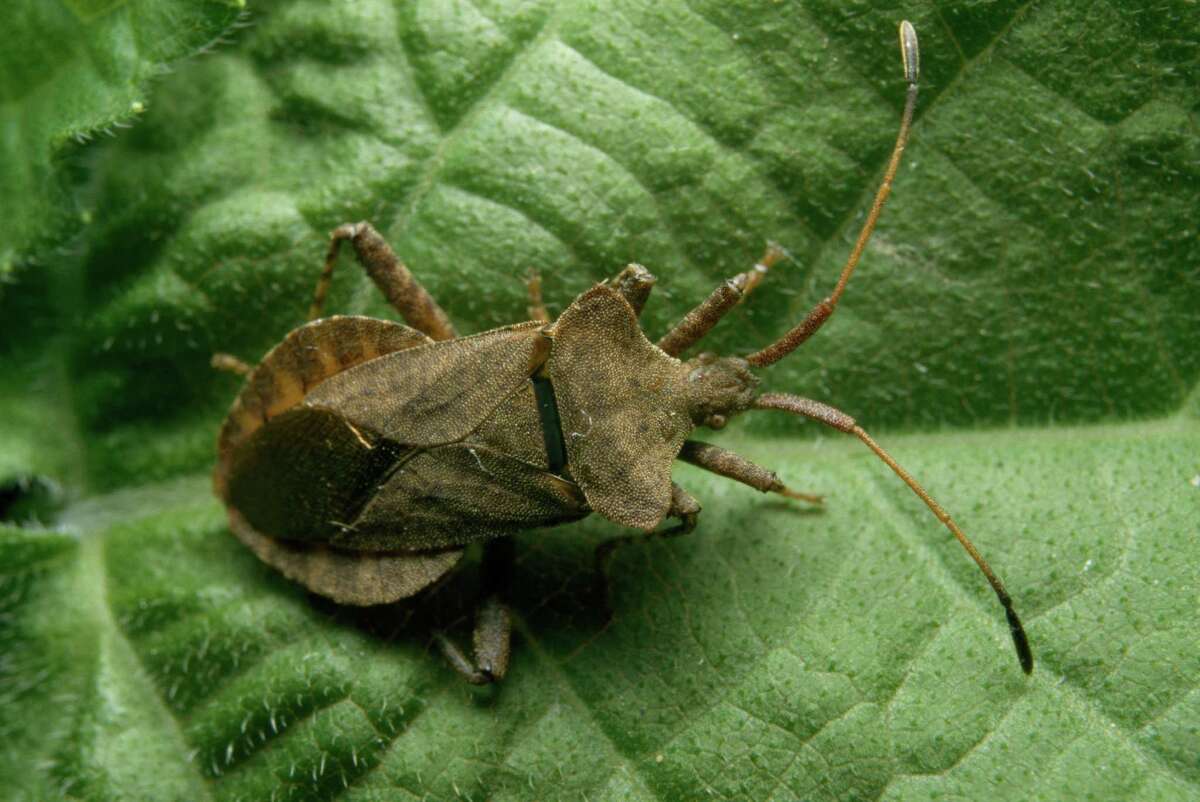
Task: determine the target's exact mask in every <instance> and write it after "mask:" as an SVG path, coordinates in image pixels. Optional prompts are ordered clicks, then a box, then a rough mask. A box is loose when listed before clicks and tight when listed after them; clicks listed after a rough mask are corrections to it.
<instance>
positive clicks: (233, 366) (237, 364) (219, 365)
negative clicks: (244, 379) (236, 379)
mask: <svg viewBox="0 0 1200 802" xmlns="http://www.w3.org/2000/svg"><path fill="white" fill-rule="evenodd" d="M209 364H210V365H212V366H213V367H214V368H216V369H217V370H224V371H226V372H228V373H236V374H237V375H238V376H249V375H250V371H252V370H254V368H252V367H251V366H250V365H248V364H247V363H245V362H243V361H242V360H240V359H238V358H237V357H236V356H234V355H233V354H213V355H212V359H211V360H210V361H209Z"/></svg>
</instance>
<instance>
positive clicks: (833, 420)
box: [753, 393, 1033, 674]
mask: <svg viewBox="0 0 1200 802" xmlns="http://www.w3.org/2000/svg"><path fill="white" fill-rule="evenodd" d="M753 408H754V409H777V410H781V411H783V412H790V413H792V414H793V415H801V416H803V417H806V418H811V419H812V420H815V421H819V422H821V423H824V424H825V425H826V426H831V427H833V428H834V429H837V430H838V431H841V432H845V433H846V434H852V435H854V436H855V437H857V438H858V439H859V440H862V441H863V442H864V443H866V445H867V448H869V449H871V450H872V451H874V452H875V456H877V457H879V458H880V459H881V460H883V461H884V462H885V463H886V464H887V466H888V467H889V468H891V469H892V470H893V471H894V472H895V473H896V475H897V476H899V477H900V478H901V479H903V480H904V484H906V485H908V486H909V488H910V489H911V490H912V491H913V492H914V493H916V494H917V496H918V497H919V498H920V499H921V501H923V502H925V506H926V507H928V508H929V511H930V512H932V513H933V514H934V516H935V517H936V518H937V519H938V520H939V521H941V522H942V523H943V524H944V525H945V526H946V528H947V529H949V530H950V533H951V534H952V535H954V537H955V538H956V539H957V540H958V542H959V543H961V544H962V547H963V548H964V549H966V550H967V554H969V555H971V559H972V560H974V561H975V564H976V565H978V566H979V570H980V571H983V575H984V576H985V577H987V581H988V584H990V585H991V586H992V590H994V591H995V592H996V598H998V599H999V600H1000V604H1002V605H1004V616H1005V618H1007V619H1008V629H1009V632H1010V633H1011V634H1012V639H1013V645H1014V646H1015V647H1016V649H1017V659H1018V660H1020V662H1021V670H1022V671H1024V672H1025V673H1026V674H1028V673H1029V672H1031V671H1033V651H1032V650H1031V649H1030V648H1029V639H1028V638H1027V637H1026V636H1025V628H1024V627H1023V626H1021V619H1020V618H1019V617H1018V616H1017V611H1016V610H1015V609H1014V608H1013V603H1012V597H1011V596H1009V595H1008V591H1007V590H1005V589H1004V583H1003V582H1001V581H1000V577H998V576H996V574H995V573H993V572H992V568H991V566H989V565H988V564H987V560H985V559H983V555H982V554H980V553H979V550H978V549H977V548H975V544H974V543H972V542H971V539H970V538H968V537H967V535H966V533H965V532H963V530H961V529H959V528H958V524H956V523H955V522H954V519H953V518H951V517H950V513H948V512H946V510H945V509H943V508H942V505H941V504H938V503H937V502H936V501H934V500H933V497H932V496H930V495H929V493H927V492H926V491H925V488H923V487H921V485H920V483H919V482H917V480H916V479H914V478H913V477H912V474H910V473H909V472H908V471H906V470H904V468H902V467H900V464H899V463H898V462H896V460H894V459H892V455H891V454H889V453H887V452H886V451H884V450H883V447H882V446H880V445H879V444H878V443H876V442H875V441H874V440H873V439H872V438H871V436H870V435H869V434H867V433H866V432H865V431H863V428H862V427H861V426H859V425H858V424H857V423H856V422H855V421H854V418H852V417H850V416H849V415H847V414H846V413H845V412H842V411H841V410H839V409H835V408H833V407H831V406H829V405H828V404H822V403H821V402H820V401H813V400H812V399H810V398H801V397H799V396H795V395H788V394H786V393H765V394H763V395H762V396H759V397H758V398H757V399H755V401H754V404H753Z"/></svg>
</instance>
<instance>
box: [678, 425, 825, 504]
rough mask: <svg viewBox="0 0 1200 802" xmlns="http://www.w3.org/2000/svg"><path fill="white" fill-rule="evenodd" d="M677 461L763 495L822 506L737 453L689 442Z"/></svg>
mask: <svg viewBox="0 0 1200 802" xmlns="http://www.w3.org/2000/svg"><path fill="white" fill-rule="evenodd" d="M679 458H680V459H681V460H683V461H684V462H688V463H691V464H692V465H695V466H696V467H697V468H703V469H704V470H706V471H712V472H713V473H715V474H717V475H718V476H724V477H725V478H727V479H732V480H734V481H735V482H741V483H742V484H744V485H749V486H750V487H753V488H754V489H755V490H759V491H761V492H763V493H778V494H779V495H781V496H786V497H787V498H794V499H796V500H797V501H807V502H808V503H809V504H823V503H824V501H825V500H824V499H823V498H821V497H820V496H814V495H813V494H811V493H800V492H798V491H796V490H792V489H791V488H790V487H788V486H787V485H785V484H784V483H783V482H781V481H779V477H778V476H777V475H776V474H775V471H772V470H770V469H768V468H764V467H762V466H761V465H756V464H754V463H753V462H751V461H750V460H748V459H746V458H745V457H743V456H741V455H740V454H735V453H733V452H732V451H730V450H729V449H726V448H721V447H720V446H714V445H713V444H712V443H702V442H700V441H699V440H688V441H687V442H685V443H684V444H683V448H682V449H681V450H680V452H679Z"/></svg>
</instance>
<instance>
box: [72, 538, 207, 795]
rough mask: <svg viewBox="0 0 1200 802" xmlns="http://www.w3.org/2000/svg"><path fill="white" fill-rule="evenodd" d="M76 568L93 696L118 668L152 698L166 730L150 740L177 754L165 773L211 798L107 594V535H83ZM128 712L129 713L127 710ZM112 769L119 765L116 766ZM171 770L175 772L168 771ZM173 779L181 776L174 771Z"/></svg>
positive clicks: (102, 736)
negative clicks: (91, 641)
mask: <svg viewBox="0 0 1200 802" xmlns="http://www.w3.org/2000/svg"><path fill="white" fill-rule="evenodd" d="M80 568H81V570H80V584H81V585H82V586H83V590H84V591H85V594H86V596H85V598H86V600H87V602H86V604H85V605H84V609H85V610H88V611H90V613H91V615H92V616H93V617H94V624H95V629H94V632H95V638H96V642H97V663H98V665H97V670H96V672H95V675H94V677H93V678H92V679H93V681H94V682H95V683H96V687H95V688H94V689H93V690H92V693H93V694H94V698H95V699H100V698H104V697H105V696H107V695H108V694H109V693H111V692H112V689H111V688H105V687H101V684H102V683H103V681H104V680H106V679H109V678H110V671H111V672H112V674H118V673H119V674H120V676H121V677H122V679H123V680H125V681H127V682H130V683H132V684H133V685H135V686H137V687H138V689H139V690H140V693H139V696H138V699H139V700H143V699H144V700H149V701H150V703H151V705H152V713H151V715H152V716H153V718H154V719H155V720H157V722H158V723H159V724H160V725H161V726H163V727H165V730H166V731H165V733H164V734H165V738H162V737H160V738H159V739H156V740H155V741H154V744H155V745H156V746H157V747H160V748H161V747H165V751H166V752H169V753H171V754H172V755H173V756H174V757H175V760H174V762H173V763H168V764H162V771H163V774H164V775H170V774H177V775H178V774H180V773H182V774H186V775H187V776H186V778H183V779H184V780H185V781H186V783H187V785H188V787H189V789H190V791H189V795H190V796H191V798H194V799H210V800H211V799H212V798H213V797H212V795H211V793H210V789H209V786H208V783H206V782H205V781H204V777H203V775H201V774H200V772H199V770H198V768H197V767H196V765H195V763H194V762H193V761H192V759H191V757H190V754H189V751H190V750H189V748H188V745H187V743H186V742H185V740H184V737H183V733H182V731H181V729H180V727H179V722H178V721H177V720H176V719H175V717H174V716H173V715H172V714H171V712H170V710H169V709H168V708H167V706H166V705H165V704H164V703H163V700H162V697H161V695H160V694H159V690H158V688H157V687H156V686H155V685H154V683H153V682H152V681H151V680H150V678H149V676H148V675H147V674H146V671H145V668H144V667H143V666H142V664H141V660H140V658H139V657H138V654H137V651H136V650H135V649H134V648H133V646H132V645H131V644H130V643H129V641H128V639H127V638H126V637H125V635H124V633H123V632H122V631H121V628H120V626H119V625H118V624H117V622H116V620H115V619H114V618H113V614H112V607H111V606H110V604H109V598H108V568H107V564H106V558H105V540H104V537H103V536H102V535H100V534H97V533H95V532H92V533H85V534H84V535H82V542H81V545H80ZM106 663H109V664H111V668H110V671H105V670H103V669H102V668H101V667H102V666H104V665H105V664H106ZM121 701H122V700H119V699H118V700H115V701H114V702H112V704H114V705H115V706H116V707H118V708H120V706H121ZM126 714H127V715H129V713H128V711H126ZM113 734H115V733H102V732H97V733H95V736H96V737H97V738H98V739H105V738H106V737H107V736H108V735H113ZM116 768H118V769H120V768H123V767H121V766H117V767H116ZM171 769H175V770H177V771H175V772H172V771H171ZM179 770H182V771H181V772H180V771H179ZM160 779H161V778H160ZM177 779H179V777H178V776H177ZM124 790H125V791H127V792H130V793H134V792H136V789H124ZM120 793H121V791H120V790H119V789H118V794H120Z"/></svg>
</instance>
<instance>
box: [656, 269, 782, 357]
mask: <svg viewBox="0 0 1200 802" xmlns="http://www.w3.org/2000/svg"><path fill="white" fill-rule="evenodd" d="M782 257H783V251H781V250H780V249H779V248H778V247H777V246H775V245H771V246H769V247H768V248H767V252H766V253H764V254H763V256H762V258H761V259H759V260H758V264H756V265H755V266H754V267H753V268H751V269H750V270H747V271H746V272H745V273H738V274H737V275H736V276H734V277H733V278H730V279H726V280H725V281H723V282H721V284H720V286H718V287H717V288H716V289H715V290H713V291H712V294H711V295H709V296H708V297H707V298H705V299H704V301H703V302H702V303H701V304H700V305H699V306H697V307H696V308H695V309H693V310H692V311H690V312H688V313H687V315H685V316H684V318H683V320H681V321H679V322H678V323H676V324H675V327H674V328H672V329H671V330H670V331H668V332H667V333H666V334H664V335H663V336H662V338H661V339H660V340H659V341H658V343H657V345H658V347H659V348H661V349H662V350H663V351H665V352H667V353H668V354H670V355H671V356H679V355H680V354H682V353H683V352H684V351H686V350H687V349H689V348H691V347H692V346H693V345H695V344H696V343H698V342H699V341H700V340H701V338H703V337H704V335H706V334H708V332H709V331H710V330H711V329H712V327H713V326H715V325H717V323H718V322H719V321H720V320H721V318H723V317H724V316H725V314H726V313H727V312H728V311H729V310H730V309H733V308H734V307H735V306H737V305H738V304H739V303H741V302H742V300H743V299H744V298H745V297H746V296H747V295H749V294H750V292H751V291H753V290H754V288H755V287H757V286H758V285H759V283H760V282H761V281H762V280H763V278H765V277H766V275H767V271H769V270H770V269H771V268H772V267H773V266H774V265H775V263H776V262H778V261H779V260H780V258H782Z"/></svg>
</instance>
